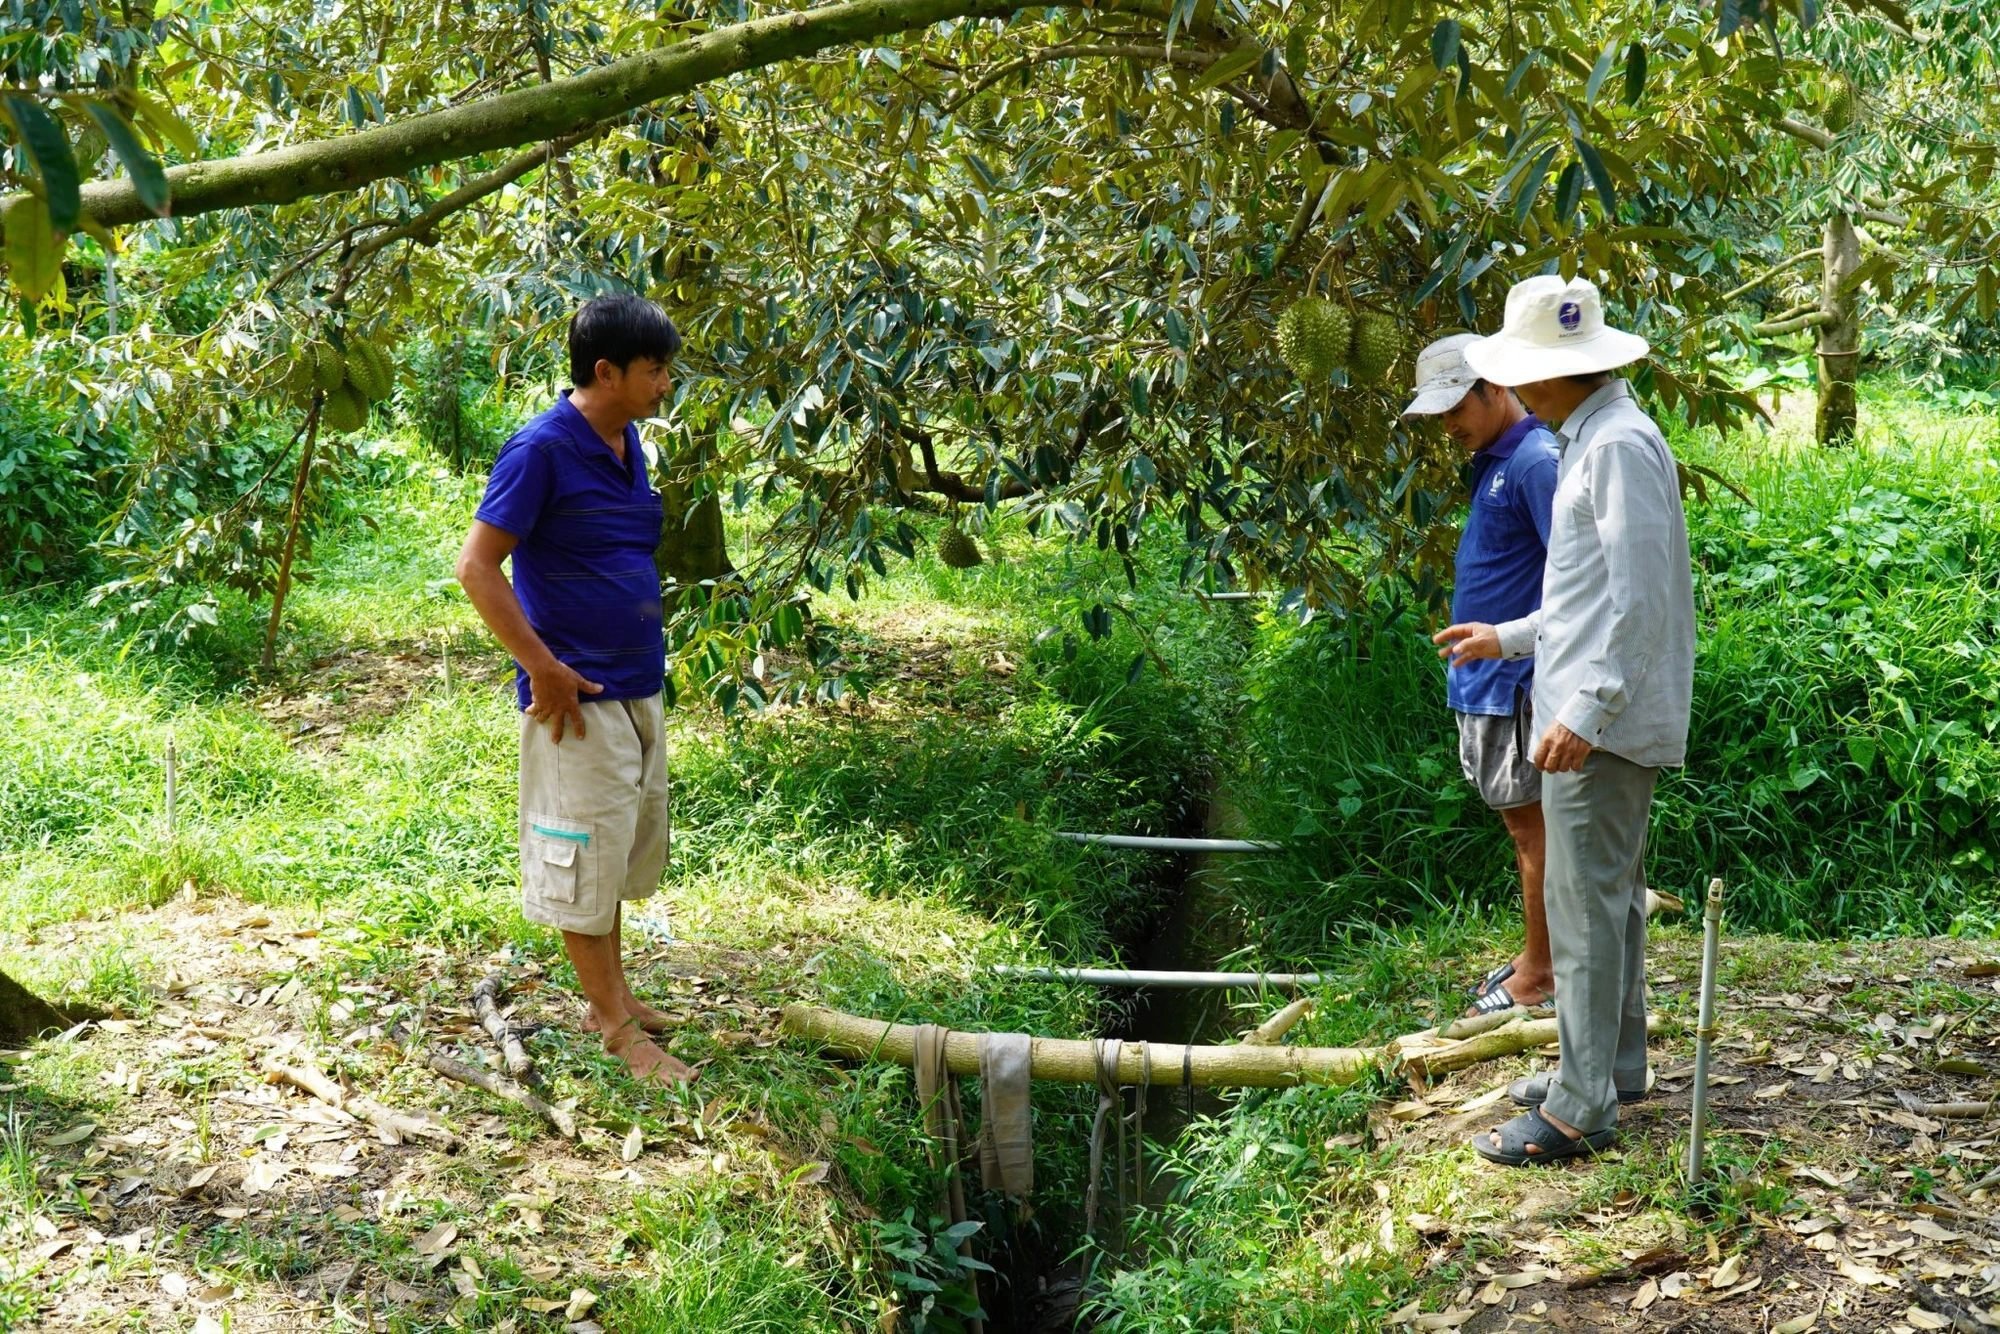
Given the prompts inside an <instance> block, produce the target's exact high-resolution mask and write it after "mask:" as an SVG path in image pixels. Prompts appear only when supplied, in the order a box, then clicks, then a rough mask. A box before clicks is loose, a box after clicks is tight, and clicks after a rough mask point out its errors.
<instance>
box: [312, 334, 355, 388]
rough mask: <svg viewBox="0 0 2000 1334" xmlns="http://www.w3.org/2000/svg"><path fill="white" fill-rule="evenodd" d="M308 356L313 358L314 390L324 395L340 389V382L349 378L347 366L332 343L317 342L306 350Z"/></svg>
mask: <svg viewBox="0 0 2000 1334" xmlns="http://www.w3.org/2000/svg"><path fill="white" fill-rule="evenodd" d="M306 355H307V356H309V357H311V358H312V363H313V367H312V379H313V388H315V389H317V390H319V391H320V392H321V393H323V394H330V393H332V392H333V391H334V390H336V389H338V388H340V382H341V381H342V380H345V379H346V378H347V364H346V362H344V361H342V360H341V356H340V353H339V351H338V350H337V349H335V347H334V346H333V344H332V343H329V342H327V341H325V340H324V339H322V340H320V341H318V342H315V343H314V344H313V345H312V346H311V347H309V348H307V349H306Z"/></svg>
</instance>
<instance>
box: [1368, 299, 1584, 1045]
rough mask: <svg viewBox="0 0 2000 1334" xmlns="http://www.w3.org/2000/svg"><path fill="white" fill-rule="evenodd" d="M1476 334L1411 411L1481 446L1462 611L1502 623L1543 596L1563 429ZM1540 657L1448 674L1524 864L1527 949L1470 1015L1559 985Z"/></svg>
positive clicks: (1455, 605) (1443, 365) (1450, 351)
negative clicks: (1485, 351) (1540, 761)
mask: <svg viewBox="0 0 2000 1334" xmlns="http://www.w3.org/2000/svg"><path fill="white" fill-rule="evenodd" d="M1478 341H1479V339H1478V335H1476V334H1455V335H1453V336H1452V337H1450V338H1441V339H1439V340H1438V341H1437V342H1435V343H1432V344H1431V345H1430V346H1429V347H1427V348H1425V349H1424V350H1423V353H1422V354H1421V355H1420V356H1419V357H1418V358H1417V390H1416V397H1415V398H1414V399H1413V400H1412V401H1411V403H1410V406H1409V407H1408V408H1406V409H1405V410H1404V413H1403V415H1404V416H1406V417H1429V416H1435V417H1442V418H1443V422H1444V429H1445V431H1446V433H1447V434H1449V435H1450V436H1451V438H1452V439H1453V440H1454V441H1456V442H1457V443H1458V444H1459V445H1460V446H1461V447H1463V448H1465V449H1467V450H1470V451H1471V452H1472V488H1471V489H1472V502H1471V508H1470V511H1469V513H1468V514H1467V515H1466V519H1465V531H1464V533H1463V534H1462V535H1461V536H1460V537H1459V540H1458V558H1457V579H1456V581H1455V583H1454V585H1453V589H1452V599H1451V618H1452V620H1453V621H1457V622H1465V621H1487V622H1492V623H1494V624H1499V623H1501V622H1504V621H1510V620H1513V619H1515V618H1517V617H1521V616H1526V615H1527V614H1528V613H1529V612H1531V611H1533V610H1534V609H1535V608H1537V607H1539V606H1541V605H1542V567H1543V565H1544V564H1545V563H1546V562H1547V559H1548V549H1549V515H1550V512H1551V508H1552V505H1553V501H1554V497H1555V490H1556V471H1557V466H1558V464H1559V461H1560V460H1559V456H1558V454H1557V451H1556V440H1555V436H1554V435H1553V434H1552V433H1551V432H1550V431H1549V430H1548V428H1547V427H1545V426H1543V425H1542V424H1541V423H1540V422H1538V421H1536V420H1535V419H1534V418H1533V417H1532V416H1530V415H1528V413H1527V411H1526V410H1525V409H1524V408H1522V406H1521V404H1520V401H1519V400H1518V399H1516V398H1515V397H1514V395H1513V393H1512V392H1511V391H1509V390H1506V389H1502V388H1500V387H1499V386H1498V385H1491V384H1487V383H1486V382H1485V381H1483V380H1481V379H1480V378H1479V377H1478V376H1477V375H1475V374H1474V373H1473V372H1472V369H1471V368H1470V367H1468V366H1467V365H1466V364H1465V348H1466V346H1467V345H1468V344H1470V343H1476V342H1478ZM1534 670H1535V665H1534V659H1532V658H1523V659H1520V660H1518V661H1515V662H1500V661H1487V662H1477V663H1471V664H1468V665H1465V666H1460V667H1458V668H1457V669H1456V670H1454V671H1452V672H1450V673H1449V674H1447V676H1446V681H1447V685H1446V702H1447V703H1448V704H1449V705H1450V706H1451V709H1452V712H1453V713H1454V714H1455V715H1456V716H1457V718H1458V755H1459V762H1460V764H1461V766H1462V767H1463V768H1464V770H1465V776H1466V779H1467V780H1468V781H1470V782H1471V783H1472V785H1473V786H1474V787H1476V788H1477V789H1478V790H1479V796H1480V798H1481V800H1483V801H1485V803H1486V804H1487V805H1488V806H1489V807H1491V808H1492V809H1493V810H1496V811H1498V812H1499V813H1500V818H1501V820H1502V821H1503V822H1504V823H1505V824H1506V826H1507V832H1508V833H1509V834H1510V835H1512V836H1513V839H1514V860H1515V863H1516V864H1517V866H1518V867H1519V869H1520V873H1521V918H1522V922H1523V924H1524V926H1525V931H1524V936H1525V940H1524V943H1523V944H1522V946H1521V952H1520V953H1519V954H1517V955H1515V956H1514V958H1513V959H1512V960H1510V961H1509V962H1507V963H1504V964H1502V965H1500V966H1499V967H1498V968H1496V969H1494V970H1493V971H1492V972H1491V973H1488V974H1487V975H1486V977H1485V978H1484V979H1482V980H1481V981H1480V982H1479V984H1478V985H1477V986H1475V987H1474V988H1473V989H1472V995H1473V1004H1472V1008H1471V1009H1470V1010H1469V1011H1468V1013H1469V1014H1475V1015H1479V1014H1491V1013H1493V1012H1495V1011H1498V1010H1505V1009H1509V1008H1511V1007H1513V1006H1515V1005H1539V1004H1541V1003H1543V1002H1544V1001H1547V1000H1549V999H1550V998H1551V996H1552V995H1553V994H1554V991H1555V970H1554V966H1553V964H1552V963H1551V962H1550V959H1549V926H1548V918H1547V916H1546V915H1545V913H1544V912H1543V908H1542V867H1543V848H1544V837H1543V828H1542V776H1541V773H1540V772H1539V771H1538V770H1537V769H1536V768H1535V766H1534V765H1533V764H1532V763H1530V762H1529V761H1530V756H1531V754H1532V751H1531V743H1532V740H1533V738H1534V732H1535V728H1534V719H1533V705H1532V700H1533V689H1534V687H1533V679H1534Z"/></svg>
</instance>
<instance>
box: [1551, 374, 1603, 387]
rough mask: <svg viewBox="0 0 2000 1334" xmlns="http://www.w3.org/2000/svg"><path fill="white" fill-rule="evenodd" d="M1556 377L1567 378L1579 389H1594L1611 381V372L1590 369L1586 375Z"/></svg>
mask: <svg viewBox="0 0 2000 1334" xmlns="http://www.w3.org/2000/svg"><path fill="white" fill-rule="evenodd" d="M1557 378H1559V379H1563V380H1567V381H1569V382H1570V383H1571V384H1573V385H1576V386H1577V387H1578V388H1581V389H1595V388H1598V387H1599V386H1601V385H1607V384H1610V383H1611V372H1610V371H1591V372H1590V373H1589V374H1587V375H1564V376H1559V377H1557Z"/></svg>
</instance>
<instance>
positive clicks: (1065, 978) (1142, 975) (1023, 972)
mask: <svg viewBox="0 0 2000 1334" xmlns="http://www.w3.org/2000/svg"><path fill="white" fill-rule="evenodd" d="M993 971H994V972H995V973H997V974H998V975H1000V976H1001V977H1019V978H1024V979H1026V980H1028V981H1032V982H1081V983H1084V984H1086V985H1088V986H1097V987H1178V988H1181V989H1184V990H1197V989H1209V990H1222V989H1224V988H1228V987H1248V988H1253V989H1260V988H1267V987H1268V988H1270V989H1272V990H1274V991H1285V990H1290V991H1296V990H1297V989H1298V988H1300V987H1316V986H1318V985H1320V976H1319V974H1318V973H1180V972H1170V971H1165V970H1161V969H1155V968H1025V967H1021V966H1019V965H1016V964H1005V963H1001V964H995V965H993Z"/></svg>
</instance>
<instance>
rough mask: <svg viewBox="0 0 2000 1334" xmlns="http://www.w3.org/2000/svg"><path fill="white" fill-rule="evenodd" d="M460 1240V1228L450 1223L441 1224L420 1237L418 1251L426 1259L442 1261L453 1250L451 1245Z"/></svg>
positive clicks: (417, 1244) (417, 1243)
mask: <svg viewBox="0 0 2000 1334" xmlns="http://www.w3.org/2000/svg"><path fill="white" fill-rule="evenodd" d="M457 1240H458V1228H457V1227H455V1226H454V1225H452V1224H450V1223H439V1224H438V1225H437V1226H436V1227H434V1228H432V1229H431V1230H430V1231H428V1232H426V1233H424V1235H423V1236H421V1237H418V1238H417V1241H416V1251H417V1254H418V1255H421V1256H423V1257H425V1258H426V1259H431V1260H436V1259H441V1258H443V1257H444V1255H445V1254H446V1253H447V1252H449V1251H450V1250H451V1244H452V1243H453V1242H455V1241H457Z"/></svg>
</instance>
